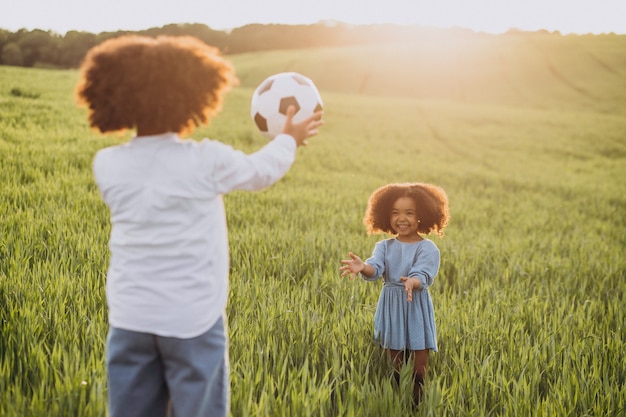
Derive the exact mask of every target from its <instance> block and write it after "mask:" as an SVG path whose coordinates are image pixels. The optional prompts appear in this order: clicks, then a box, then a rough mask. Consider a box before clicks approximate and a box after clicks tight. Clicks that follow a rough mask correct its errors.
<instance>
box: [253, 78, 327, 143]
mask: <svg viewBox="0 0 626 417" xmlns="http://www.w3.org/2000/svg"><path fill="white" fill-rule="evenodd" d="M291 105H293V106H295V108H296V114H295V115H294V117H293V121H294V122H295V123H298V122H300V121H302V120H304V119H306V118H307V117H309V116H310V115H312V114H313V113H315V112H317V111H319V110H322V108H323V107H322V98H321V97H320V93H319V91H317V88H316V87H315V84H313V81H311V80H310V79H309V78H307V77H305V76H304V75H301V74H298V73H297V72H281V73H280V74H274V75H272V76H270V77H268V78H266V79H265V80H264V81H263V82H262V83H261V84H259V86H258V87H257V89H256V90H255V91H254V94H253V95H252V104H251V106H250V116H251V117H252V120H254V124H255V125H256V127H257V128H258V129H259V131H260V132H261V134H262V135H263V136H265V137H266V138H267V139H270V140H271V139H274V137H276V135H278V134H279V133H281V132H282V129H283V126H284V124H285V121H286V120H287V116H286V114H287V108H288V107H289V106H291Z"/></svg>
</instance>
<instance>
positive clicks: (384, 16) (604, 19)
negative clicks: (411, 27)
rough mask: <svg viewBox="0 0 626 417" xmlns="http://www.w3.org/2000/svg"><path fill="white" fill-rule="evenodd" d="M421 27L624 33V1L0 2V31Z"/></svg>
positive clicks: (176, 0) (493, 31) (186, 0)
mask: <svg viewBox="0 0 626 417" xmlns="http://www.w3.org/2000/svg"><path fill="white" fill-rule="evenodd" d="M322 21H339V22H343V23H348V24H376V23H396V24H419V25H422V26H434V27H441V28H447V27H463V28H468V29H473V30H476V31H481V32H488V33H502V32H506V31H507V30H508V29H511V28H515V29H521V30H529V31H534V30H540V29H545V30H548V31H556V30H558V31H560V32H561V33H563V34H569V33H580V34H584V33H595V34H598V33H610V32H614V33H618V34H626V0H307V1H302V0H99V1H93V0H0V29H6V30H9V31H12V32H14V31H17V30H19V29H27V30H33V29H42V30H46V31H47V30H51V31H54V32H57V33H59V34H65V33H66V32H67V31H70V30H78V31H85V32H92V33H100V32H110V31H117V30H131V31H134V30H142V29H148V28H152V27H161V26H164V25H167V24H171V23H202V24H205V25H207V26H209V27H210V28H212V29H217V30H228V29H233V28H237V27H241V26H244V25H246V24H250V23H263V24H268V23H282V24H310V23H318V22H322Z"/></svg>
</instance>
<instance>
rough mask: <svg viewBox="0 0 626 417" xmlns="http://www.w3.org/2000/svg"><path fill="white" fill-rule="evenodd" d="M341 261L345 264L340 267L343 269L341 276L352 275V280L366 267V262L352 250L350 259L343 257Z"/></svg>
mask: <svg viewBox="0 0 626 417" xmlns="http://www.w3.org/2000/svg"><path fill="white" fill-rule="evenodd" d="M341 263H342V264H343V266H341V267H339V270H340V271H342V272H341V276H342V277H345V276H346V275H350V279H351V280H353V279H354V277H355V276H356V274H358V273H359V272H361V271H363V269H364V268H365V262H363V261H362V260H361V258H359V257H358V256H356V255H355V254H354V253H352V252H350V259H342V260H341Z"/></svg>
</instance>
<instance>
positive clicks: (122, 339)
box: [106, 318, 230, 417]
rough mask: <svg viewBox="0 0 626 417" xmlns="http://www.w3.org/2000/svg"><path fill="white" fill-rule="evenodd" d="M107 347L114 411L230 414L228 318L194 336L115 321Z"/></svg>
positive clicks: (148, 415) (139, 416)
mask: <svg viewBox="0 0 626 417" xmlns="http://www.w3.org/2000/svg"><path fill="white" fill-rule="evenodd" d="M106 348H107V349H106V350H107V351H106V364H107V377H108V388H109V394H108V395H109V416H110V417H165V416H168V415H170V416H173V417H205V416H206V417H226V416H227V415H228V413H229V405H230V404H229V402H230V398H229V361H228V337H227V335H226V330H225V325H224V318H220V319H219V320H218V322H217V323H215V325H213V327H212V328H210V329H209V330H208V331H206V332H205V333H204V334H201V335H200V336H197V337H193V338H190V339H178V338H175V337H162V336H157V335H154V334H150V333H138V332H133V331H129V330H123V329H119V328H114V327H111V328H110V329H109V334H108V336H107V346H106Z"/></svg>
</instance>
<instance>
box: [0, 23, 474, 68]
mask: <svg viewBox="0 0 626 417" xmlns="http://www.w3.org/2000/svg"><path fill="white" fill-rule="evenodd" d="M434 30H436V29H432V28H424V27H420V26H400V25H391V24H379V25H356V26H353V25H347V24H343V23H340V22H320V23H316V24H310V25H285V24H250V25H246V26H242V27H240V28H236V29H233V30H231V31H221V30H213V29H211V28H210V27H208V26H206V25H204V24H198V23H194V24H170V25H165V26H162V27H159V28H150V29H146V30H141V31H116V32H102V33H99V34H95V33H89V32H80V31H69V32H67V33H65V34H64V35H61V34H58V33H55V32H53V31H44V30H40V29H35V30H26V29H20V30H18V31H17V32H10V31H7V30H4V29H0V65H14V66H23V67H40V68H77V67H78V66H79V65H80V63H81V61H82V59H83V57H84V56H85V54H86V52H87V51H88V50H89V49H90V48H91V47H93V46H95V45H97V44H99V43H101V42H103V41H105V40H107V39H109V38H113V37H118V36H121V35H125V34H138V35H145V36H152V37H155V36H159V35H169V36H183V35H189V36H195V37H197V38H198V39H200V40H202V41H203V42H206V43H207V44H210V45H213V46H215V47H217V48H219V49H220V50H221V51H222V52H223V53H224V54H236V53H243V52H255V51H264V50H272V49H295V48H308V47H317V46H342V45H355V44H366V43H379V42H392V41H393V42H395V41H398V40H402V39H412V38H414V37H415V36H419V35H420V34H424V33H426V32H428V33H430V34H432V32H433V31H434ZM439 30H443V29H439ZM457 31H466V30H465V29H457ZM467 31H468V32H471V31H469V30H467Z"/></svg>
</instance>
